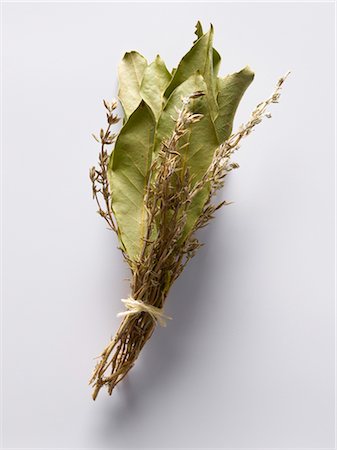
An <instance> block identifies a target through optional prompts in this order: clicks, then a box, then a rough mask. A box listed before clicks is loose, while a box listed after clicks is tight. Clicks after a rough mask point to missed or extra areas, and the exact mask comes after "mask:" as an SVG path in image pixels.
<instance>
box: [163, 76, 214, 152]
mask: <svg viewBox="0 0 337 450" xmlns="http://www.w3.org/2000/svg"><path fill="white" fill-rule="evenodd" d="M206 88H207V86H206V84H205V81H204V79H203V77H202V76H201V75H200V74H199V73H195V74H193V75H192V76H190V77H189V78H188V79H187V80H186V81H184V82H183V83H182V84H181V85H180V86H178V87H177V88H176V89H175V90H174V91H173V92H172V94H171V95H170V97H169V99H168V100H167V103H166V105H165V107H164V109H163V111H162V113H161V116H160V118H159V121H158V127H157V132H156V138H155V152H158V151H159V149H160V145H161V143H162V142H163V141H164V140H165V139H169V138H170V137H171V135H172V133H173V130H174V126H175V119H176V118H177V115H178V113H177V108H178V109H181V108H182V106H183V104H182V98H183V97H187V96H189V95H191V94H193V93H194V92H197V91H205V90H206Z"/></svg>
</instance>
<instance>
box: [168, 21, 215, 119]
mask: <svg viewBox="0 0 337 450" xmlns="http://www.w3.org/2000/svg"><path fill="white" fill-rule="evenodd" d="M213 34H214V31H213V26H212V25H211V27H210V30H209V31H208V32H207V33H206V34H204V35H203V36H201V37H200V38H199V39H198V40H197V41H196V42H195V44H194V45H193V47H192V48H191V50H190V51H189V52H187V53H186V55H185V56H184V57H183V58H182V60H181V61H180V63H179V65H178V67H177V70H176V71H175V72H174V75H173V78H172V80H171V82H170V84H169V85H168V87H167V89H166V91H165V97H166V98H169V96H170V95H171V94H172V92H173V91H174V90H175V89H176V88H177V87H178V86H179V85H180V84H181V83H183V82H184V81H186V80H187V79H188V78H189V77H190V76H191V75H193V74H194V73H196V72H197V71H199V72H200V74H201V75H202V76H203V78H204V80H205V82H206V86H207V93H208V96H207V101H208V102H209V105H210V111H211V115H212V117H213V119H215V117H216V115H217V110H218V107H217V103H216V94H215V88H216V83H215V81H216V80H215V78H214V73H213V47H212V45H213Z"/></svg>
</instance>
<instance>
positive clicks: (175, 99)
mask: <svg viewBox="0 0 337 450" xmlns="http://www.w3.org/2000/svg"><path fill="white" fill-rule="evenodd" d="M206 87H207V86H206V83H205V81H204V79H203V77H202V76H201V75H200V74H198V73H197V74H194V75H192V76H191V77H189V78H188V79H187V80H186V81H184V82H183V83H182V84H181V85H180V86H178V87H177V88H176V89H175V91H174V92H173V93H172V94H171V96H170V98H169V99H168V101H167V104H166V106H165V108H164V110H163V112H162V115H161V117H160V119H159V122H158V128H157V135H156V147H155V148H156V151H158V150H159V148H160V144H161V142H162V141H163V140H165V139H168V138H169V137H170V136H171V135H172V132H173V130H174V126H175V121H174V119H176V118H177V114H178V113H177V110H176V108H178V109H181V107H182V101H181V100H182V97H185V96H188V95H190V94H192V93H193V92H196V91H205V90H206ZM190 108H191V110H192V111H193V113H196V114H202V115H203V118H202V119H201V120H200V121H199V122H196V123H194V124H191V125H190V127H189V133H188V134H187V135H186V136H185V137H184V138H183V139H182V140H181V141H180V144H181V147H182V146H183V145H184V144H186V143H188V146H187V147H184V148H182V149H181V150H180V151H181V152H182V153H183V155H184V159H185V166H186V167H188V169H189V172H190V175H191V177H193V181H192V184H194V183H195V182H196V181H198V180H199V179H200V178H201V177H202V176H203V175H204V173H205V172H206V170H207V168H208V167H209V165H210V163H211V161H212V158H213V154H214V151H215V150H216V148H217V147H218V145H219V143H218V139H217V135H216V131H215V127H214V123H213V121H212V118H211V113H210V109H209V103H208V101H207V95H205V96H203V97H200V98H198V99H195V100H193V101H192V102H191V107H190ZM208 194H209V188H208V186H206V187H205V189H204V190H203V191H201V192H200V193H199V194H198V195H196V196H195V197H194V199H193V201H192V203H191V205H190V208H189V211H188V214H187V222H186V225H185V229H184V237H186V236H187V235H188V233H189V232H190V231H191V229H192V227H193V225H194V224H195V222H196V221H197V219H198V217H199V215H200V213H201V211H202V208H203V206H204V204H205V202H206V200H207V198H208Z"/></svg>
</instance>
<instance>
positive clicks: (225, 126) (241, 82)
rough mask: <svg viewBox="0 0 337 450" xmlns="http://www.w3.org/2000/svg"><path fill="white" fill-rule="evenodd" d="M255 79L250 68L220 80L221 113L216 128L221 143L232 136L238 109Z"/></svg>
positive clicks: (216, 121) (218, 99)
mask: <svg viewBox="0 0 337 450" xmlns="http://www.w3.org/2000/svg"><path fill="white" fill-rule="evenodd" d="M253 79H254V72H252V70H251V69H250V67H249V66H247V67H245V68H244V69H242V70H240V72H236V73H232V74H230V75H227V76H226V77H225V78H218V91H219V93H218V97H217V101H218V106H219V113H218V117H217V118H216V120H215V128H216V131H217V135H218V139H219V142H224V141H225V140H226V139H228V138H229V136H230V135H231V132H232V128H233V120H234V116H235V113H236V110H237V107H238V106H239V103H240V100H241V98H242V96H243V94H244V93H245V91H246V89H247V88H248V86H249V85H250V83H251V82H252V81H253Z"/></svg>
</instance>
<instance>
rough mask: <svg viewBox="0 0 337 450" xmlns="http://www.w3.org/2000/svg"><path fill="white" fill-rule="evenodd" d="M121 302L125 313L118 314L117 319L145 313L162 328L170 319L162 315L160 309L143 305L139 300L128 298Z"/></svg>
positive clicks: (146, 304)
mask: <svg viewBox="0 0 337 450" xmlns="http://www.w3.org/2000/svg"><path fill="white" fill-rule="evenodd" d="M121 301H122V302H123V303H124V305H125V307H126V311H123V312H120V313H118V314H117V317H125V316H130V315H132V314H138V313H141V312H147V313H148V314H150V316H151V317H152V319H153V320H154V321H155V322H158V323H159V325H161V326H162V327H166V320H171V319H172V317H169V316H167V315H165V314H164V312H163V310H162V308H157V307H156V306H153V305H149V304H148V303H144V302H142V301H141V300H135V299H134V298H132V297H128V298H122V300H121Z"/></svg>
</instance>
